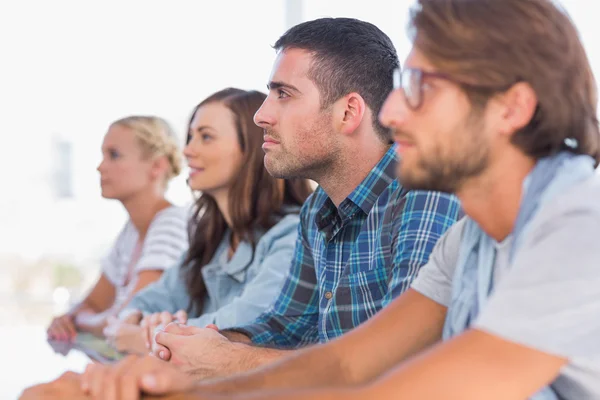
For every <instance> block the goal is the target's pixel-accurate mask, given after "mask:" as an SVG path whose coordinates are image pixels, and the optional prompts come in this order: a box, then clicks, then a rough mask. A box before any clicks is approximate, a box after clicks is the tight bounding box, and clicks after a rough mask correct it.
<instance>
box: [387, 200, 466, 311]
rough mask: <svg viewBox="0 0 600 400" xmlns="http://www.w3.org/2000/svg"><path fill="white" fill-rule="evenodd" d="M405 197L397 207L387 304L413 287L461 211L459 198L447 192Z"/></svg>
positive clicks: (394, 218)
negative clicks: (437, 245) (416, 278)
mask: <svg viewBox="0 0 600 400" xmlns="http://www.w3.org/2000/svg"><path fill="white" fill-rule="evenodd" d="M401 201H402V204H403V205H402V207H397V208H395V214H396V215H393V220H394V221H395V224H396V225H395V226H394V229H393V235H395V236H394V237H393V239H392V255H393V261H392V263H393V268H392V271H393V272H392V277H391V279H390V280H389V284H388V291H387V294H386V296H385V297H384V299H383V304H384V306H385V305H386V304H389V303H390V302H391V301H392V300H393V299H394V298H396V297H397V296H399V295H400V294H402V293H404V292H405V291H406V290H407V289H408V288H409V287H410V284H411V283H412V281H413V280H414V279H415V277H416V276H417V274H418V273H419V271H420V270H421V268H422V267H423V266H424V265H426V264H427V263H428V261H429V258H430V255H431V254H432V252H433V249H434V248H435V246H436V244H437V243H438V242H439V241H440V239H441V238H442V237H443V236H444V234H445V233H446V232H447V231H448V229H449V228H450V227H451V226H453V225H454V223H455V222H456V221H457V219H458V217H459V214H460V213H461V210H460V204H459V203H458V200H457V199H456V198H455V197H454V196H451V195H447V194H442V193H437V192H427V191H419V190H414V191H410V192H408V193H407V194H406V195H405V196H404V197H403V198H402V200H401ZM445 257H446V259H448V257H447V256H445ZM452 257H455V256H452Z"/></svg>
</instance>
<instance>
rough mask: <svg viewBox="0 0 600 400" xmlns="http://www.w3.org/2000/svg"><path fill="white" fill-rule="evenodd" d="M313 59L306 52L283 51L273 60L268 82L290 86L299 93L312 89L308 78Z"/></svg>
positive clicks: (291, 49) (292, 49)
mask: <svg viewBox="0 0 600 400" xmlns="http://www.w3.org/2000/svg"><path fill="white" fill-rule="evenodd" d="M312 60H313V57H312V55H311V53H310V52H309V51H307V50H301V49H294V48H290V49H285V50H283V51H280V52H279V53H278V54H277V57H276V58H275V62H274V64H273V69H272V71H271V76H270V79H269V80H270V81H271V82H278V83H283V84H288V85H292V86H294V87H296V88H298V89H299V90H300V91H304V90H306V89H308V88H310V87H314V83H313V82H312V81H311V80H310V78H309V77H308V73H309V71H310V67H311V64H312Z"/></svg>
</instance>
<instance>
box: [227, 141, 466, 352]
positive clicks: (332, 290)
mask: <svg viewBox="0 0 600 400" xmlns="http://www.w3.org/2000/svg"><path fill="white" fill-rule="evenodd" d="M397 162H398V159H397V155H396V151H395V146H393V147H391V148H390V149H389V150H388V151H387V153H386V154H385V155H384V156H383V158H382V159H381V160H380V161H379V163H378V164H377V165H376V166H375V167H374V168H373V169H372V170H371V172H370V173H369V175H367V177H366V178H365V180H364V181H363V182H362V183H361V184H360V185H359V186H358V187H357V188H356V189H355V190H354V191H353V192H352V193H351V194H350V195H349V196H348V197H347V198H346V199H345V200H344V201H343V202H342V203H341V204H340V206H339V208H336V207H335V205H334V204H333V202H332V201H331V199H329V197H328V196H327V194H326V193H325V192H324V191H323V190H322V189H321V188H318V189H317V190H316V191H315V193H314V194H313V195H312V196H311V197H310V199H309V200H307V202H306V203H305V204H304V206H303V208H302V210H301V212H300V225H299V227H298V239H297V242H296V249H295V252H294V258H293V260H292V267H291V270H290V273H289V276H288V278H287V280H286V282H285V284H284V287H283V289H282V292H281V294H280V295H279V297H278V298H277V300H276V301H275V303H274V305H273V306H271V307H270V308H269V309H268V310H267V311H266V312H264V313H263V314H262V315H261V316H259V317H258V319H256V320H255V321H254V322H253V323H251V324H248V325H243V326H239V327H236V328H233V329H232V330H235V331H239V332H243V333H245V334H246V335H248V336H249V337H250V339H251V340H252V342H253V343H255V344H258V345H265V346H271V347H279V348H295V347H301V346H304V345H308V344H312V343H317V342H326V341H328V340H331V339H334V338H336V337H338V336H340V335H342V334H344V333H346V332H348V331H349V330H351V329H352V328H354V327H356V326H358V325H359V324H361V323H363V322H365V321H366V320H367V319H369V318H371V317H372V316H374V315H375V313H377V312H378V311H379V310H381V308H382V307H384V306H385V305H387V304H388V303H389V302H390V301H391V300H392V299H394V298H395V297H397V296H398V295H399V294H401V293H402V292H404V291H405V290H407V289H408V288H409V287H410V284H411V282H412V280H413V279H414V278H415V277H416V275H417V272H418V271H419V269H420V268H421V267H422V266H423V265H425V264H426V263H427V260H428V258H429V254H430V253H431V251H432V250H433V247H434V245H435V243H436V242H437V241H438V239H439V238H440V237H441V236H442V234H443V233H444V232H445V231H446V230H447V229H448V228H449V227H450V226H451V225H452V224H453V223H454V222H456V220H457V219H458V217H459V214H460V213H461V210H460V205H459V203H458V200H457V199H456V197H454V196H451V195H447V194H443V193H437V192H425V191H407V190H405V189H403V188H402V186H401V185H400V183H399V182H398V181H397V180H396V179H395V170H396V164H397Z"/></svg>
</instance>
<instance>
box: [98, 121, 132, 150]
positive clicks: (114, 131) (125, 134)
mask: <svg viewBox="0 0 600 400" xmlns="http://www.w3.org/2000/svg"><path fill="white" fill-rule="evenodd" d="M134 146H136V143H135V133H134V132H133V130H132V129H130V128H127V127H125V126H122V125H113V126H111V127H110V128H109V129H108V132H106V135H104V141H103V143H102V147H103V148H105V147H120V148H126V147H134Z"/></svg>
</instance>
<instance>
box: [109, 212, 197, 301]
mask: <svg viewBox="0 0 600 400" xmlns="http://www.w3.org/2000/svg"><path fill="white" fill-rule="evenodd" d="M189 217H190V211H189V209H188V208H187V207H177V206H171V207H168V208H165V209H164V210H161V211H159V212H158V213H157V214H156V215H155V216H154V219H153V220H152V222H151V223H150V226H149V227H148V232H147V233H146V237H145V239H144V242H143V243H142V244H141V246H139V245H138V239H139V234H138V231H137V229H136V228H135V226H134V225H133V223H132V222H131V220H129V221H127V223H126V224H125V226H124V227H123V230H121V233H120V234H119V236H118V237H117V240H116V241H115V244H114V245H113V247H112V249H111V251H110V253H109V254H108V255H107V256H106V257H105V258H104V260H103V261H102V272H103V273H104V275H105V276H106V277H107V278H108V280H109V281H110V282H111V283H112V284H113V285H114V286H115V290H116V296H115V302H114V304H113V307H114V308H118V307H120V306H121V305H122V303H123V302H124V301H126V300H127V298H128V297H129V296H130V294H131V291H132V290H133V289H134V288H135V285H136V277H137V274H138V273H139V272H141V271H148V270H165V269H167V268H170V267H172V266H174V265H175V264H176V263H177V262H178V261H179V259H180V258H181V255H182V254H183V253H184V252H185V251H187V249H188V245H189V240H188V235H187V224H188V220H189Z"/></svg>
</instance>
